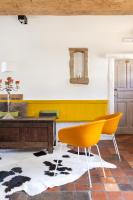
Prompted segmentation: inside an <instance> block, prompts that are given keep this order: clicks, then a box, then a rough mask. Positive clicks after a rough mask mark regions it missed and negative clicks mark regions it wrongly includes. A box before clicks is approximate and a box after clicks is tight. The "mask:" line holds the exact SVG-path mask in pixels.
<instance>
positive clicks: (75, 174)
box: [0, 145, 116, 200]
mask: <svg viewBox="0 0 133 200" xmlns="http://www.w3.org/2000/svg"><path fill="white" fill-rule="evenodd" d="M0 158H1V159H0V200H5V199H6V200H8V199H9V196H10V195H11V194H13V193H15V192H18V191H22V190H23V191H25V192H26V193H27V194H29V195H30V196H33V195H36V194H39V193H41V192H42V191H44V190H46V189H47V188H48V187H49V188H52V187H54V186H59V185H64V184H66V183H69V182H72V181H74V180H76V179H78V178H79V177H80V176H81V175H83V174H84V173H85V172H86V171H87V165H86V158H85V155H83V154H82V153H81V155H80V156H78V155H77V153H75V152H74V151H71V150H70V149H68V147H67V146H66V145H63V148H62V151H61V154H59V148H58V146H57V147H55V149H54V153H53V154H48V153H47V152H46V151H45V150H44V151H43V150H42V151H40V152H31V151H29V152H26V151H15V150H14V151H13V150H1V151H0ZM57 159H59V163H58V168H57V172H56V176H54V170H55V165H56V162H57ZM88 160H89V167H90V169H91V168H96V167H101V163H100V158H99V156H97V155H94V154H91V156H90V157H89V156H88ZM103 165H104V167H105V168H115V167H116V166H115V165H113V164H111V163H108V162H106V161H104V160H103Z"/></svg>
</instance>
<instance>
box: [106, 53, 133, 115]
mask: <svg viewBox="0 0 133 200" xmlns="http://www.w3.org/2000/svg"><path fill="white" fill-rule="evenodd" d="M106 58H107V59H108V94H107V96H108V101H109V103H108V113H114V82H115V78H114V75H115V71H114V67H115V60H116V59H133V54H131V53H118V54H107V55H106Z"/></svg>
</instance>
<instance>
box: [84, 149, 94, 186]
mask: <svg viewBox="0 0 133 200" xmlns="http://www.w3.org/2000/svg"><path fill="white" fill-rule="evenodd" d="M84 151H85V156H86V163H87V167H88V177H89V183H90V187H92V182H91V175H90V169H89V163H88V157H87V150H86V148H84Z"/></svg>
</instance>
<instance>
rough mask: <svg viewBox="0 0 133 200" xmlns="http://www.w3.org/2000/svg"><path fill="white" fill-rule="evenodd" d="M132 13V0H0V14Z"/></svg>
mask: <svg viewBox="0 0 133 200" xmlns="http://www.w3.org/2000/svg"><path fill="white" fill-rule="evenodd" d="M23 14H24V15H133V0H0V15H23Z"/></svg>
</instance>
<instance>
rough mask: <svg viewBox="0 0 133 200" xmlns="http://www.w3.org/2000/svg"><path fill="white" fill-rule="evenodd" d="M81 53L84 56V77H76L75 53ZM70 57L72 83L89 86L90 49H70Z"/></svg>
mask: <svg viewBox="0 0 133 200" xmlns="http://www.w3.org/2000/svg"><path fill="white" fill-rule="evenodd" d="M77 52H81V53H83V54H84V66H83V76H82V77H74V53H77ZM69 55H70V62H69V67H70V83H73V84H88V83H89V78H88V48H69Z"/></svg>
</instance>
